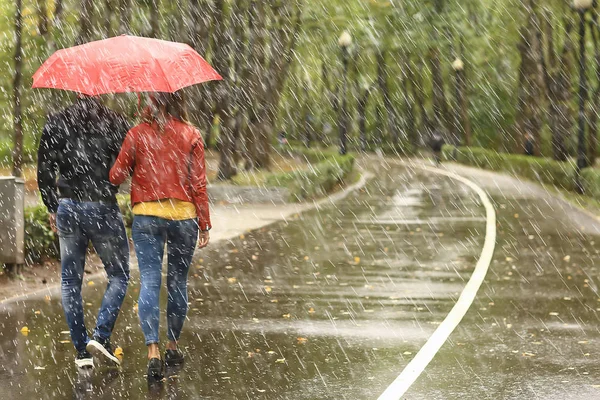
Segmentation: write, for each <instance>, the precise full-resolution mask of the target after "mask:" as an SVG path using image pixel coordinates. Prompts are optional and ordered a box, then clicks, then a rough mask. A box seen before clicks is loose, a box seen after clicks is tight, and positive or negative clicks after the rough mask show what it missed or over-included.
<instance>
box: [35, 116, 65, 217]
mask: <svg viewBox="0 0 600 400" xmlns="http://www.w3.org/2000/svg"><path fill="white" fill-rule="evenodd" d="M61 142H62V128H61V127H60V125H59V123H58V121H57V119H56V117H52V116H50V117H48V120H47V121H46V125H45V126H44V129H43V131H42V138H41V140H40V146H39V148H38V168H37V181H38V188H39V190H40V193H41V195H42V200H43V201H44V204H45V205H46V207H47V208H48V212H49V213H50V214H55V213H56V210H57V209H58V189H57V185H56V179H57V177H58V172H59V171H58V159H59V151H60V143H61Z"/></svg>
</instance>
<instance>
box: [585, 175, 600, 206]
mask: <svg viewBox="0 0 600 400" xmlns="http://www.w3.org/2000/svg"><path fill="white" fill-rule="evenodd" d="M581 183H582V185H583V191H584V193H585V194H586V195H587V196H590V197H592V198H594V199H600V170H597V169H595V168H584V169H582V170H581Z"/></svg>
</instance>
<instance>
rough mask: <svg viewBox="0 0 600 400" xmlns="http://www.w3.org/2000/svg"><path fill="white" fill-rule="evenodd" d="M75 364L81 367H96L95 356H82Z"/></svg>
mask: <svg viewBox="0 0 600 400" xmlns="http://www.w3.org/2000/svg"><path fill="white" fill-rule="evenodd" d="M75 365H76V366H77V368H79V369H84V368H94V359H93V358H82V359H81V360H75Z"/></svg>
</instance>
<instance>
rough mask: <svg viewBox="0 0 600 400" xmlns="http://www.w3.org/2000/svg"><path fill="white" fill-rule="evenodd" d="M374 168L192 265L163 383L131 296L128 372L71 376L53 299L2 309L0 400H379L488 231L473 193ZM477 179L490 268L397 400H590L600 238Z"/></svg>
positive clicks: (93, 302)
mask: <svg viewBox="0 0 600 400" xmlns="http://www.w3.org/2000/svg"><path fill="white" fill-rule="evenodd" d="M372 168H373V169H374V172H375V173H376V178H375V179H374V180H372V181H371V182H370V183H369V184H368V185H367V186H366V187H365V188H364V189H363V190H361V191H359V192H357V193H354V194H352V195H350V196H349V197H347V198H346V199H345V200H342V201H340V202H339V203H337V204H336V206H335V207H328V208H322V209H320V210H315V211H311V212H308V213H305V214H302V215H301V216H299V217H298V218H296V219H294V220H289V221H287V222H282V223H278V224H275V225H272V226H270V227H268V228H263V229H261V230H259V231H256V232H253V233H251V234H247V235H245V236H242V237H240V238H238V239H236V240H232V241H229V242H222V243H219V244H217V245H214V246H212V247H211V248H210V249H209V250H207V251H205V252H202V253H201V254H199V255H198V259H197V262H196V263H195V265H194V267H193V271H192V272H191V275H190V312H189V320H188V321H187V324H186V326H185V328H184V334H183V337H182V340H181V342H182V345H183V346H184V347H185V349H186V354H187V357H188V358H187V362H186V365H185V367H184V369H183V370H181V371H173V372H172V373H173V375H172V376H171V377H170V378H169V379H168V380H167V381H166V382H165V383H164V384H163V385H161V386H159V387H152V388H148V386H147V383H146V379H145V376H144V373H145V356H144V354H145V353H144V350H145V349H144V345H143V338H142V334H141V331H140V329H139V323H138V320H137V314H136V307H135V298H136V297H137V292H138V287H139V286H138V284H137V282H134V284H133V285H132V286H131V287H130V291H129V295H128V298H127V299H126V302H125V305H124V307H123V311H122V314H121V316H120V318H119V321H118V323H117V327H116V329H115V333H114V336H113V341H114V342H115V343H116V344H118V345H120V346H122V347H123V349H124V352H125V355H124V366H123V368H122V370H121V371H120V372H114V371H110V370H107V369H105V368H99V369H97V370H95V371H94V372H93V374H91V375H90V376H83V375H78V374H77V372H76V370H75V367H74V365H73V363H72V359H73V355H74V354H73V350H72V345H71V344H70V342H69V341H68V337H67V336H65V335H64V334H62V333H61V332H62V331H65V330H66V329H67V328H66V325H65V323H64V322H63V316H62V309H61V306H60V298H59V297H57V296H55V295H48V296H46V297H44V296H41V297H40V298H39V299H33V300H28V301H25V302H22V301H20V302H13V303H9V304H5V305H1V306H0V378H1V379H0V393H2V394H3V395H2V396H0V397H1V398H3V399H4V398H6V399H13V398H14V399H22V398H29V399H38V398H39V399H71V398H82V399H83V398H85V399H146V398H169V399H261V398H265V399H374V398H376V397H377V396H378V395H379V394H380V393H381V392H382V391H383V390H384V389H385V388H386V387H387V385H388V384H389V383H391V382H392V381H393V380H394V379H395V378H396V376H397V375H398V374H399V373H400V372H401V371H402V368H403V367H404V366H405V365H406V364H407V363H408V361H410V359H411V358H412V357H413V356H414V355H415V354H416V353H417V352H418V350H419V348H420V347H421V346H422V345H423V343H425V341H426V340H427V338H428V337H429V336H430V335H431V333H432V332H433V331H434V330H435V329H436V327H437V326H438V324H439V323H440V322H441V321H442V320H443V319H444V317H445V315H446V314H447V313H448V311H449V310H450V309H451V308H452V306H453V305H454V302H455V301H456V299H457V297H458V296H459V294H460V292H461V290H462V288H463V287H464V285H465V283H466V281H467V280H468V279H469V277H470V274H471V272H472V270H473V267H474V265H475V261H476V259H477V257H478V256H479V253H480V250H481V246H482V244H483V239H484V238H483V234H484V224H485V219H484V209H483V207H482V206H481V205H480V204H479V200H478V198H477V196H476V195H475V194H474V193H472V192H471V191H470V190H469V189H468V188H467V187H465V186H464V185H462V184H458V183H456V182H454V181H452V180H451V179H450V178H446V177H443V176H438V175H431V174H429V173H424V172H417V171H412V170H407V169H405V168H402V167H398V166H395V167H392V166H384V165H375V166H373V167H372ZM461 172H465V173H469V171H461ZM474 179H475V180H477V181H478V182H479V183H481V184H482V185H483V186H484V187H485V188H486V189H487V190H488V191H489V192H490V195H491V197H492V200H493V201H494V202H495V206H496V208H497V212H498V245H497V249H496V256H495V258H494V262H493V264H492V266H491V267H490V271H489V273H488V276H487V278H486V281H485V282H484V284H483V286H482V288H481V290H480V292H479V295H478V296H477V298H476V300H475V303H474V304H473V305H472V307H471V309H470V311H469V312H468V313H467V316H466V317H465V320H463V323H462V324H461V325H459V327H458V328H457V330H456V331H455V332H454V334H453V335H451V336H450V339H449V341H448V342H447V343H446V344H445V345H444V346H443V347H442V349H441V350H440V352H439V354H438V356H436V358H434V360H433V361H432V363H431V364H430V366H429V367H428V368H427V369H426V370H425V372H424V374H423V375H422V376H421V377H420V378H419V379H418V380H417V381H416V383H415V384H414V385H413V387H412V388H411V389H410V390H409V392H408V393H407V394H406V396H405V398H407V399H482V398H493V399H502V398H507V399H508V398H511V399H512V398H522V399H531V398H544V399H549V398H556V399H563V398H578V399H579V398H597V397H595V396H594V395H599V394H600V389H597V388H596V387H595V386H594V385H595V384H596V383H598V384H600V379H596V376H597V375H598V373H599V372H600V371H599V368H597V367H595V359H596V358H597V357H596V355H597V353H598V352H597V351H596V348H597V346H595V345H594V343H599V342H600V340H599V339H600V337H599V336H600V335H599V334H598V329H597V327H598V321H597V318H596V316H597V312H596V308H597V307H599V309H600V302H599V301H598V296H597V295H596V294H595V290H596V286H595V271H596V270H595V269H594V268H595V267H594V266H593V263H594V261H595V260H596V259H597V254H596V251H595V250H594V244H593V243H594V238H595V235H597V233H594V232H596V231H595V230H594V229H589V228H590V227H589V226H588V233H581V231H580V228H581V226H572V225H569V224H568V222H567V221H563V219H569V216H568V215H566V214H565V215H566V216H565V218H561V216H562V211H561V210H560V209H558V208H557V205H556V204H553V203H552V201H548V199H547V198H541V199H537V198H536V197H538V196H539V195H540V194H539V193H535V192H533V193H530V192H528V191H526V190H523V189H522V188H521V187H518V186H516V185H515V187H514V188H513V187H512V186H511V182H502V184H501V187H502V191H501V190H500V189H499V188H498V187H497V186H496V185H495V184H494V182H493V180H492V179H490V177H489V176H485V175H484V176H474ZM505 186H506V187H505ZM561 204H562V203H561ZM563 211H564V210H563ZM571 214H572V215H571V219H573V220H577V218H579V219H580V220H579V221H578V222H579V225H580V224H581V223H583V222H584V221H583V220H581V218H582V217H581V215H580V214H577V213H573V212H572V213H571ZM576 217H577V218H576ZM585 222H587V224H588V225H590V224H591V223H590V222H589V218H587V220H586V221H585ZM591 225H593V224H591ZM592 228H593V226H592ZM596 241H599V242H600V239H598V238H596ZM567 256H569V257H567ZM586 280H587V281H586ZM102 291H103V283H102V282H97V283H96V284H95V285H93V286H87V287H86V288H85V295H84V296H85V297H84V298H85V300H86V301H88V302H89V307H88V309H89V312H88V315H87V317H88V320H89V322H88V327H91V326H92V323H93V321H94V315H93V313H95V311H96V310H97V308H98V305H99V302H100V298H101V294H102ZM164 300H166V299H165V296H163V301H164ZM164 325H165V324H164V323H162V326H161V328H162V329H163V331H162V334H163V337H164ZM24 326H27V327H28V328H29V329H30V332H29V333H28V335H27V336H25V335H24V334H23V333H21V332H20V329H21V327H24ZM576 395H577V396H576ZM536 396H537V397H536ZM568 396H575V397H568ZM586 396H587V397H586Z"/></svg>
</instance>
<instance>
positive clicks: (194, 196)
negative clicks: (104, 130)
mask: <svg viewBox="0 0 600 400" xmlns="http://www.w3.org/2000/svg"><path fill="white" fill-rule="evenodd" d="M150 98H151V105H150V108H149V110H150V114H151V115H150V116H149V118H146V121H145V122H143V123H141V124H139V125H137V126H136V127H134V128H133V129H131V130H130V131H129V132H128V133H127V136H126V137H125V141H124V142H123V147H122V148H121V152H120V154H119V157H118V158H117V161H116V162H115V165H114V166H113V167H112V169H111V170H110V181H111V182H112V183H113V184H115V185H120V184H121V183H123V181H124V180H125V179H126V178H127V177H128V176H129V175H131V174H132V173H133V179H132V183H131V203H132V206H133V213H134V219H133V227H132V236H133V242H134V245H135V251H136V255H137V258H138V264H139V268H140V277H141V289H140V296H139V301H138V311H139V316H140V323H141V326H142V331H143V332H144V336H145V339H146V345H147V346H148V378H149V379H152V378H156V379H161V378H162V376H163V370H164V364H163V359H161V355H160V350H159V346H158V343H159V338H158V323H159V303H158V300H159V293H160V287H161V270H162V260H163V255H164V254H163V253H164V248H165V244H166V245H167V256H168V272H167V288H168V304H167V325H168V329H167V336H168V342H167V346H166V351H165V356H164V363H166V364H167V365H178V364H182V363H183V353H182V352H181V351H180V350H178V348H177V342H178V340H179V336H180V334H181V330H182V328H183V323H184V321H185V317H186V314H187V308H188V304H187V303H188V298H187V275H188V271H189V268H190V264H191V262H192V257H193V255H194V250H195V247H196V242H197V243H198V247H199V248H203V247H205V246H206V245H207V244H208V241H209V233H208V231H209V230H210V228H211V224H210V215H209V208H208V197H207V195H206V168H205V165H204V146H203V144H202V137H201V136H200V132H199V131H198V130H197V129H196V128H194V127H193V126H191V125H190V124H188V123H186V122H185V120H186V113H185V106H184V99H183V96H182V94H181V93H179V92H176V93H173V94H171V93H157V94H154V95H152V96H151V97H150Z"/></svg>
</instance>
